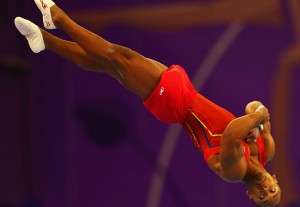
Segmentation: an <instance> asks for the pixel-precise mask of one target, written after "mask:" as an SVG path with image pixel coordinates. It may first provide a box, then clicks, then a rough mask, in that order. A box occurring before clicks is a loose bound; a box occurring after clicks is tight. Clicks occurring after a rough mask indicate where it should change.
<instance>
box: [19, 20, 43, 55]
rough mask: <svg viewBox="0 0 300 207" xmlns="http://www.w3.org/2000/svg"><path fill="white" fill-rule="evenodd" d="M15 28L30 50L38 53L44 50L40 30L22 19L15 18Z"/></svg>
mask: <svg viewBox="0 0 300 207" xmlns="http://www.w3.org/2000/svg"><path fill="white" fill-rule="evenodd" d="M15 26H16V28H17V29H18V30H19V32H20V33H21V34H22V35H24V36H25V37H26V39H27V41H28V44H29V46H30V48H31V50H32V51H33V52H34V53H39V52H41V51H43V50H44V49H45V43H44V39H43V35H42V32H41V30H40V28H39V27H38V26H37V25H35V24H33V23H32V22H31V21H29V20H27V19H23V18H22V17H16V18H15Z"/></svg>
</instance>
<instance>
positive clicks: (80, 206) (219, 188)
mask: <svg viewBox="0 0 300 207" xmlns="http://www.w3.org/2000/svg"><path fill="white" fill-rule="evenodd" d="M56 3H57V4H58V5H59V6H60V7H61V8H62V9H64V10H65V11H66V12H67V13H69V14H70V15H71V16H72V17H74V18H75V19H76V20H77V21H78V22H79V23H80V24H82V25H83V26H85V27H86V28H89V29H91V30H93V31H94V32H95V33H97V34H99V35H101V36H102V37H104V38H105V39H107V40H109V41H111V42H114V43H117V44H121V45H124V46H127V47H130V48H131V49H134V50H136V51H138V52H140V53H142V54H143V55H145V56H147V57H149V58H152V59H155V60H158V61H160V62H162V63H164V64H165V65H172V64H179V65H181V66H183V67H184V68H185V69H186V71H187V73H188V74H189V75H190V77H191V79H192V80H193V82H194V84H195V86H196V88H197V89H198V90H199V91H200V92H201V93H202V94H203V95H205V96H206V97H207V98H209V99H211V100H212V101H214V102H216V103H217V104H219V105H221V106H222V107H224V108H226V109H228V110H230V111H232V112H233V113H234V114H235V115H237V116H240V115H243V113H244V107H245V105H246V104H247V103H248V102H250V101H252V100H260V101H262V102H263V103H265V105H266V106H268V108H269V110H270V112H271V121H272V122H271V124H273V125H272V126H273V128H272V129H273V132H274V137H275V141H276V143H277V154H276V157H275V159H274V161H273V162H272V163H270V164H269V165H268V166H267V167H268V169H269V170H270V171H271V173H274V174H276V175H277V177H278V179H279V182H280V183H281V185H282V187H283V190H284V191H283V202H282V206H283V207H296V206H300V204H299V203H300V194H299V188H300V179H299V178H298V177H297V176H296V175H299V173H300V161H299V160H300V159H299V158H300V151H299V149H298V146H299V145H300V141H299V137H298V133H297V132H298V131H297V129H299V122H300V120H299V117H300V116H299V115H300V109H299V104H300V98H299V89H300V84H299V83H300V82H298V81H299V80H300V71H299V62H300V44H299V40H300V32H299V31H300V29H299V26H300V19H299V16H298V15H300V4H299V2H298V1H297V0H286V1H284V0H282V1H276V0H264V1H257V0H252V1H249V0H247V1H243V2H242V3H238V1H236V0H229V1H228V0H219V1H212V0H206V1H204V0H194V1H185V0H176V1H175V0H163V1H162V0H160V1H158V0H157V1H153V0H152V1H150V0H143V1H141V0H130V1H128V0H127V1H124V0H109V1H108V0H102V1H96V0H86V1H78V0H74V1H56ZM186 5H189V6H186ZM298 6H299V7H298ZM172 8H177V9H178V8H179V9H178V10H175V11H176V12H172V11H173V10H172ZM195 8H197V9H198V8H199V10H196V14H197V12H198V13H199V16H198V15H195V16H193V15H194V13H193V12H194V10H193V9H195ZM189 9H191V10H189ZM128 11H129V12H128ZM153 11H158V12H153ZM94 14H96V15H94ZM130 15H133V16H130ZM160 15H161V16H160ZM16 16H22V17H24V18H28V19H30V20H32V21H33V22H35V23H36V24H38V25H39V26H42V20H41V15H40V13H39V11H38V9H37V8H36V6H35V4H34V2H33V1H31V0H24V1H19V0H2V1H1V3H0V28H1V34H0V37H1V39H2V42H1V46H0V64H1V65H0V97H1V101H0V132H1V143H2V144H1V145H0V152H1V154H0V155H1V157H0V207H4V206H7V207H9V206H11V207H54V206H55V207H95V206H101V207H102V206H103V207H121V206H122V207H158V206H160V207H196V206H213V207H232V206H243V207H251V206H254V205H253V204H252V202H251V201H249V199H248V198H247V196H246V194H245V187H244V186H243V185H242V184H230V183H226V182H224V181H222V180H221V179H220V178H218V177H217V176H216V175H215V174H214V173H213V172H211V171H210V170H209V168H208V167H207V166H206V164H205V163H204V160H203V157H202V154H201V153H200V152H199V151H197V149H196V148H195V147H194V146H193V143H192V142H191V140H190V138H189V137H188V136H187V134H185V132H184V131H183V130H181V129H180V128H179V127H178V126H177V125H171V126H169V125H166V124H163V123H160V122H159V121H157V120H155V118H154V117H152V115H150V113H149V112H147V111H146V109H145V108H144V107H143V104H142V102H141V100H139V98H138V97H136V96H135V95H133V94H132V93H131V92H128V91H127V90H125V89H124V88H123V87H122V86H120V85H119V84H118V82H117V81H115V80H113V79H111V78H110V77H108V76H105V75H104V74H101V73H92V72H86V71H83V70H81V69H79V68H77V67H76V66H75V65H74V64H72V63H70V62H68V61H67V60H64V59H62V58H60V57H58V56H57V55H54V54H52V53H50V52H48V51H44V52H42V53H39V54H33V53H32V52H31V50H30V48H29V47H28V45H27V42H26V40H25V39H24V38H23V37H22V36H21V35H20V34H19V33H18V32H17V30H16V29H15V27H14V24H13V19H14V18H15V17H16ZM97 18H98V19H97ZM96 19H97V20H98V21H96ZM51 33H53V34H55V35H58V36H60V37H63V38H67V37H66V36H65V35H64V34H62V33H61V32H60V31H51Z"/></svg>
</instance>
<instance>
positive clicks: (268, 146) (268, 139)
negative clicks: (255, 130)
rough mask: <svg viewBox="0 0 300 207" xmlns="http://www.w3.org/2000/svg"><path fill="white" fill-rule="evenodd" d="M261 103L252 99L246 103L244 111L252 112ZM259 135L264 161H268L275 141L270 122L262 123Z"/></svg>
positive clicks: (273, 150) (272, 153) (272, 155)
mask: <svg viewBox="0 0 300 207" xmlns="http://www.w3.org/2000/svg"><path fill="white" fill-rule="evenodd" d="M261 105H263V104H262V103H261V102H259V101H252V102H250V103H249V104H247V106H246V108H245V113H246V114H250V113H253V112H255V111H256V110H257V108H258V107H259V106H261ZM260 135H261V137H262V138H263V141H264V146H265V156H266V161H267V162H268V161H270V160H272V159H273V157H274V155H275V142H274V139H273V137H272V135H271V124H270V122H269V121H267V122H265V123H264V125H263V130H262V131H261V132H260Z"/></svg>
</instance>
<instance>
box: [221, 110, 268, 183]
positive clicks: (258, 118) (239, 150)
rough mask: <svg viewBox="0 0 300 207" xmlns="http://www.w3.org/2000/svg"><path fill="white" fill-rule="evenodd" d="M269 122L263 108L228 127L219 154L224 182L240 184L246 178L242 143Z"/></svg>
mask: <svg viewBox="0 0 300 207" xmlns="http://www.w3.org/2000/svg"><path fill="white" fill-rule="evenodd" d="M268 120H269V113H268V110H267V109H266V108H265V107H263V108H260V110H257V111H255V112H254V113H250V114H247V115H245V116H242V117H238V118H236V119H234V120H233V121H231V122H230V123H229V125H228V126H227V127H226V129H225V131H224V133H223V136H222V139H221V147H220V153H219V162H220V170H219V175H220V176H221V177H222V178H223V179H224V180H227V181H230V182H238V181H241V180H242V179H243V178H244V176H245V173H246V170H247V163H246V160H245V159H244V147H243V144H242V141H243V140H244V138H245V137H246V136H247V134H248V133H249V131H250V130H251V129H253V128H255V127H257V126H258V125H259V124H261V123H265V122H267V121H268Z"/></svg>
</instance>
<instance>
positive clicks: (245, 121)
mask: <svg viewBox="0 0 300 207" xmlns="http://www.w3.org/2000/svg"><path fill="white" fill-rule="evenodd" d="M264 120H265V117H264V114H263V112H261V111H257V112H255V113H251V114H248V115H245V116H242V117H239V118H236V119H234V120H233V121H231V122H230V123H229V125H228V126H227V127H226V129H225V131H224V133H223V137H224V138H226V139H222V142H235V143H237V144H240V143H241V142H242V141H243V140H244V138H245V137H246V136H247V134H248V133H249V132H250V130H251V129H253V128H255V127H257V126H258V125H259V124H261V123H263V122H264Z"/></svg>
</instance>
